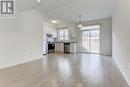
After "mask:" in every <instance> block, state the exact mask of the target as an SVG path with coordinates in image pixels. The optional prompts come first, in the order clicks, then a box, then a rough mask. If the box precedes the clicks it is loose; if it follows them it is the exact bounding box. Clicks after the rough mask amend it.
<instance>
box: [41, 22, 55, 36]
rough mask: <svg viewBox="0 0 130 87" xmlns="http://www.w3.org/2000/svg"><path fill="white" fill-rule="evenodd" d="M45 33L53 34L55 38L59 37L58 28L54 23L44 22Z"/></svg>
mask: <svg viewBox="0 0 130 87" xmlns="http://www.w3.org/2000/svg"><path fill="white" fill-rule="evenodd" d="M43 33H44V35H46V34H51V35H52V36H53V37H54V38H57V29H55V28H54V27H53V26H52V25H49V24H46V23H44V24H43Z"/></svg>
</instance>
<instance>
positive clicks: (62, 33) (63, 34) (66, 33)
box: [58, 29, 69, 40]
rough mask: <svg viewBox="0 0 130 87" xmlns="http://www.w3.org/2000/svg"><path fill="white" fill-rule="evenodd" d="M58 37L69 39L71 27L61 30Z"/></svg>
mask: <svg viewBox="0 0 130 87" xmlns="http://www.w3.org/2000/svg"><path fill="white" fill-rule="evenodd" d="M58 38H59V39H60V40H68V39H69V29H62V30H59V33H58Z"/></svg>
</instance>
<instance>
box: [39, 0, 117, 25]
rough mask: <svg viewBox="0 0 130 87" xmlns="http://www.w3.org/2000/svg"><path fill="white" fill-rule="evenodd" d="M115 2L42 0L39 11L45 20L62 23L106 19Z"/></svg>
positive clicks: (98, 0) (111, 0)
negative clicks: (44, 16)
mask: <svg viewBox="0 0 130 87" xmlns="http://www.w3.org/2000/svg"><path fill="white" fill-rule="evenodd" d="M115 1H116V0H43V1H42V3H41V6H40V9H41V10H42V11H43V13H44V15H46V17H47V18H49V19H50V20H51V19H56V20H59V21H60V22H63V23H73V22H78V15H80V14H81V15H82V20H83V21H89V20H96V19H101V18H108V17H111V16H112V13H113V10H114V6H115Z"/></svg>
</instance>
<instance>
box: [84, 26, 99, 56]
mask: <svg viewBox="0 0 130 87" xmlns="http://www.w3.org/2000/svg"><path fill="white" fill-rule="evenodd" d="M94 26H95V25H93V26H87V27H86V28H85V27H84V29H82V52H83V53H96V54H99V53H100V27H99V26H97V27H94Z"/></svg>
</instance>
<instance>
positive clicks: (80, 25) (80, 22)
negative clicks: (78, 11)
mask: <svg viewBox="0 0 130 87" xmlns="http://www.w3.org/2000/svg"><path fill="white" fill-rule="evenodd" d="M78 17H79V23H78V27H79V28H81V27H83V25H82V19H81V17H82V15H78Z"/></svg>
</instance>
